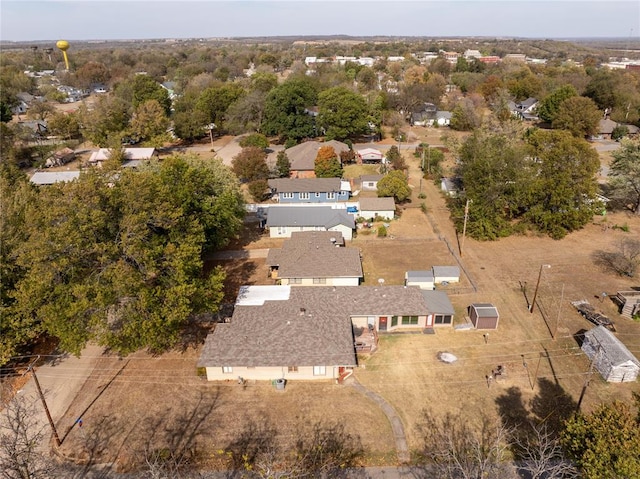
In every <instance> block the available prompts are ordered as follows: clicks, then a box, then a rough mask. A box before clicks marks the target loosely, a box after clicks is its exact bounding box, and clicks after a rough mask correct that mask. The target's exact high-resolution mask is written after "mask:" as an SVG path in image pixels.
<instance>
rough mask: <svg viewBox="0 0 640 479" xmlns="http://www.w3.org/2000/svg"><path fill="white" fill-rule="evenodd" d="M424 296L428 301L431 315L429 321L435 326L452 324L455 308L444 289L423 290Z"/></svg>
mask: <svg viewBox="0 0 640 479" xmlns="http://www.w3.org/2000/svg"><path fill="white" fill-rule="evenodd" d="M422 296H423V297H424V300H425V302H426V303H427V310H428V312H429V316H428V317H427V323H428V324H431V325H433V326H452V325H453V316H454V314H455V310H454V308H453V304H451V301H450V300H449V296H447V293H445V292H444V291H429V290H422Z"/></svg>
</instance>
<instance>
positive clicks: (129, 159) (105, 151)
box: [89, 148, 157, 167]
mask: <svg viewBox="0 0 640 479" xmlns="http://www.w3.org/2000/svg"><path fill="white" fill-rule="evenodd" d="M110 156H111V151H110V150H109V148H100V149H99V150H98V151H94V152H93V153H91V156H90V157H89V163H91V164H93V165H96V164H97V165H100V164H102V162H103V161H106V160H108V159H109V157H110ZM156 156H157V153H156V149H155V148H125V149H124V157H125V158H126V160H125V161H124V163H123V164H122V166H129V167H136V166H138V165H139V164H140V163H141V162H142V161H146V160H150V159H152V158H154V157H156Z"/></svg>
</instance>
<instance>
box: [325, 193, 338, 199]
mask: <svg viewBox="0 0 640 479" xmlns="http://www.w3.org/2000/svg"><path fill="white" fill-rule="evenodd" d="M335 198H336V194H335V193H334V192H333V191H329V192H328V193H327V199H328V200H334V199H335Z"/></svg>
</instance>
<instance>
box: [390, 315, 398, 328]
mask: <svg viewBox="0 0 640 479" xmlns="http://www.w3.org/2000/svg"><path fill="white" fill-rule="evenodd" d="M397 325H398V317H397V316H391V326H397Z"/></svg>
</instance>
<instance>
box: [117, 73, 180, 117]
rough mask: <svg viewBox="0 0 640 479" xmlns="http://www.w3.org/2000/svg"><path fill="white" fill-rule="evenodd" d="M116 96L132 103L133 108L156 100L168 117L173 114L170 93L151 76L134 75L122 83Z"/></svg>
mask: <svg viewBox="0 0 640 479" xmlns="http://www.w3.org/2000/svg"><path fill="white" fill-rule="evenodd" d="M114 93H115V95H116V96H117V97H119V98H122V99H123V100H125V101H126V102H128V103H130V104H131V106H133V108H136V107H137V106H138V105H141V104H142V103H144V102H146V101H148V100H156V101H157V102H158V103H159V104H160V106H161V107H162V109H163V110H164V112H165V114H166V115H169V114H170V113H171V98H169V92H167V90H166V89H164V88H163V87H162V86H161V85H160V84H159V83H158V82H157V81H155V80H154V79H153V78H151V77H150V76H149V75H134V76H133V77H130V78H128V79H127V80H125V81H123V82H122V83H120V84H119V85H118V86H117V87H116V89H115V92H114Z"/></svg>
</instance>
